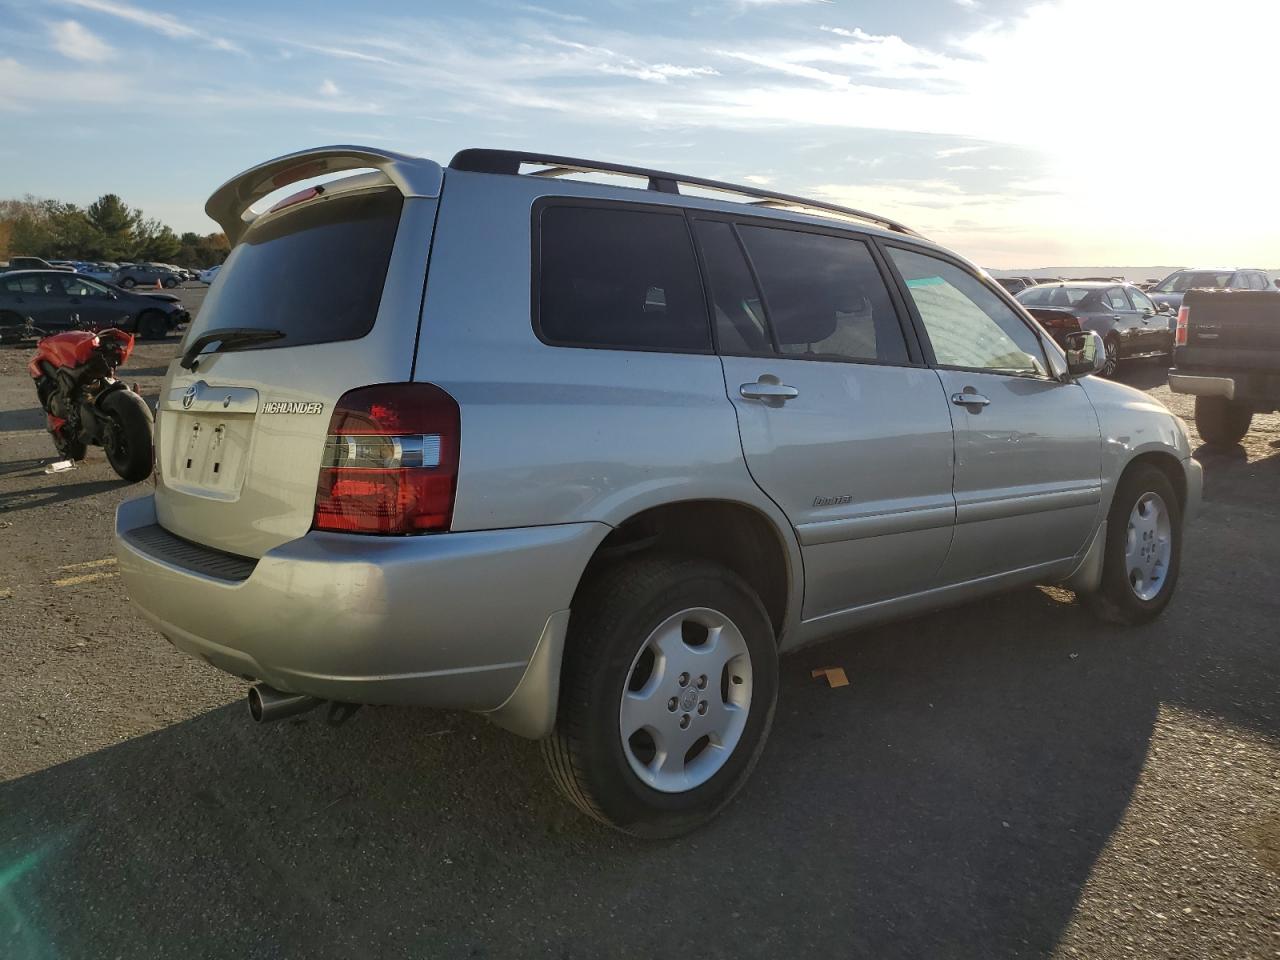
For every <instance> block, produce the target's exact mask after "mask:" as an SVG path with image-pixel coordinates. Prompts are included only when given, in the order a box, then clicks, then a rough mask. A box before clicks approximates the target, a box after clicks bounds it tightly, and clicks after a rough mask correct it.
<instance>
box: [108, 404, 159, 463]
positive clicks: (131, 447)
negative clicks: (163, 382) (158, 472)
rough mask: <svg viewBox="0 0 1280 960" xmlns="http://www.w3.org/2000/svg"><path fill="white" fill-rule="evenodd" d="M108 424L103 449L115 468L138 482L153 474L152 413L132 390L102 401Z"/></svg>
mask: <svg viewBox="0 0 1280 960" xmlns="http://www.w3.org/2000/svg"><path fill="white" fill-rule="evenodd" d="M102 412H103V414H104V415H105V420H106V423H105V425H104V427H103V437H102V447H103V449H104V450H105V451H106V454H107V462H108V463H110V464H111V469H112V470H114V471H115V472H116V473H118V474H119V475H120V477H121V479H123V480H128V481H129V482H130V483H137V482H138V481H139V480H145V479H146V478H147V475H148V474H149V473H151V424H152V417H151V411H150V410H149V409H148V408H147V403H146V401H145V400H143V399H142V398H141V397H140V396H138V395H137V394H136V393H134V392H132V391H131V390H116V391H115V392H113V393H110V394H108V395H107V396H106V397H105V398H103V401H102Z"/></svg>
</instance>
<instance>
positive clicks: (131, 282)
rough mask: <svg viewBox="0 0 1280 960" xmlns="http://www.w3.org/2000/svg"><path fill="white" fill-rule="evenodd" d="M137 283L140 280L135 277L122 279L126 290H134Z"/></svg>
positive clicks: (121, 284) (122, 284)
mask: <svg viewBox="0 0 1280 960" xmlns="http://www.w3.org/2000/svg"><path fill="white" fill-rule="evenodd" d="M137 285H138V281H137V280H135V279H133V277H125V278H124V279H123V280H121V281H120V286H122V287H124V288H125V289H126V290H132V289H133V288H134V287H136V286H137Z"/></svg>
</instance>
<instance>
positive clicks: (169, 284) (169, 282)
mask: <svg viewBox="0 0 1280 960" xmlns="http://www.w3.org/2000/svg"><path fill="white" fill-rule="evenodd" d="M164 285H165V286H166V287H168V288H169V289H170V290H172V289H173V288H174V287H176V286H177V285H178V281H177V280H175V279H174V278H173V277H165V278H164Z"/></svg>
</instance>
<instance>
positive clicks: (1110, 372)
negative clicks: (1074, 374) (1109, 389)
mask: <svg viewBox="0 0 1280 960" xmlns="http://www.w3.org/2000/svg"><path fill="white" fill-rule="evenodd" d="M1103 343H1104V344H1105V345H1106V349H1107V362H1106V364H1105V365H1104V366H1103V368H1102V369H1101V370H1100V371H1098V372H1099V373H1101V374H1102V376H1104V377H1107V378H1108V379H1111V380H1114V379H1115V378H1116V376H1117V375H1118V374H1119V373H1120V341H1119V340H1118V339H1116V337H1114V336H1110V337H1107V339H1106V340H1104V341H1103Z"/></svg>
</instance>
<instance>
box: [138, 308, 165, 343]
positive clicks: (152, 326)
mask: <svg viewBox="0 0 1280 960" xmlns="http://www.w3.org/2000/svg"><path fill="white" fill-rule="evenodd" d="M168 334H169V323H168V321H167V320H165V318H164V314H163V313H160V312H159V311H158V310H148V311H147V312H146V313H144V314H143V315H142V316H140V317H139V318H138V336H140V337H142V339H143V340H163V339H164V338H165V337H166V336H168Z"/></svg>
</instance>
